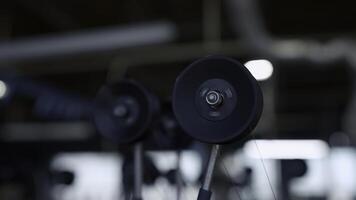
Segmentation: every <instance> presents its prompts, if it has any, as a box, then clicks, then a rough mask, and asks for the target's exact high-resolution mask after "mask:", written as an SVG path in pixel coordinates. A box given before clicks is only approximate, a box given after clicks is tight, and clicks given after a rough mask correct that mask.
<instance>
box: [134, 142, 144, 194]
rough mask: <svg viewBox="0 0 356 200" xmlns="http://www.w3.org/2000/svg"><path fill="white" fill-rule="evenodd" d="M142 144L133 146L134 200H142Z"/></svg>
mask: <svg viewBox="0 0 356 200" xmlns="http://www.w3.org/2000/svg"><path fill="white" fill-rule="evenodd" d="M142 154H143V152H142V143H141V142H138V143H136V144H135V149H134V168H135V169H134V171H135V174H134V181H135V188H134V199H135V200H139V199H142V179H143V173H142Z"/></svg>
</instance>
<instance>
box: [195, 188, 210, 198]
mask: <svg viewBox="0 0 356 200" xmlns="http://www.w3.org/2000/svg"><path fill="white" fill-rule="evenodd" d="M211 194H212V193H211V192H210V191H206V190H204V189H202V188H200V190H199V194H198V199H197V200H210V199H211Z"/></svg>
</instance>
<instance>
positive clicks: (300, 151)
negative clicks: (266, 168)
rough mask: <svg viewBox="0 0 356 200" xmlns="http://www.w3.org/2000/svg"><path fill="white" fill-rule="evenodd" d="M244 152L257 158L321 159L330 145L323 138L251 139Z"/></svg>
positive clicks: (326, 153)
mask: <svg viewBox="0 0 356 200" xmlns="http://www.w3.org/2000/svg"><path fill="white" fill-rule="evenodd" d="M244 152H245V153H246V154H247V156H249V157H251V158H256V159H260V158H263V159H321V158H324V157H326V156H327V155H328V152H329V146H328V145H327V143H326V142H324V141H322V140H251V141H248V142H247V143H246V144H245V146H244Z"/></svg>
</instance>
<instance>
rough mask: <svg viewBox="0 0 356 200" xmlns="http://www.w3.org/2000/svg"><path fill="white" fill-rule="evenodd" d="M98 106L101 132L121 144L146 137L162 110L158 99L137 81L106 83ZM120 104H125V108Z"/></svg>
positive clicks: (98, 96)
mask: <svg viewBox="0 0 356 200" xmlns="http://www.w3.org/2000/svg"><path fill="white" fill-rule="evenodd" d="M95 106H96V108H95V112H94V113H93V114H94V116H93V118H94V122H95V125H96V127H97V129H98V131H99V133H101V134H102V135H103V136H104V137H106V138H109V139H110V140H112V141H113V142H115V143H118V144H130V143H133V142H136V141H138V140H140V139H142V138H143V137H144V135H145V133H146V129H147V128H148V127H149V125H150V124H151V122H152V120H153V118H154V116H155V115H156V113H157V112H158V110H159V102H158V100H157V98H156V97H155V96H154V95H152V94H151V93H150V92H149V91H148V90H147V89H145V88H144V87H143V86H142V85H141V84H139V83H138V82H136V81H133V80H122V81H119V82H116V83H113V84H110V85H106V86H103V87H102V88H101V89H100V90H99V93H98V95H97V98H96V101H95ZM118 106H124V107H125V109H124V110H125V111H123V110H122V109H121V108H118ZM116 108H118V110H117V112H116V111H115V109H116ZM120 113H121V115H123V116H119V115H120ZM122 113H126V114H122Z"/></svg>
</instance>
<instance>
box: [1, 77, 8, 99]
mask: <svg viewBox="0 0 356 200" xmlns="http://www.w3.org/2000/svg"><path fill="white" fill-rule="evenodd" d="M6 93H7V86H6V84H5V82H4V81H1V80H0V99H1V98H4V97H5V95H6Z"/></svg>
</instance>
